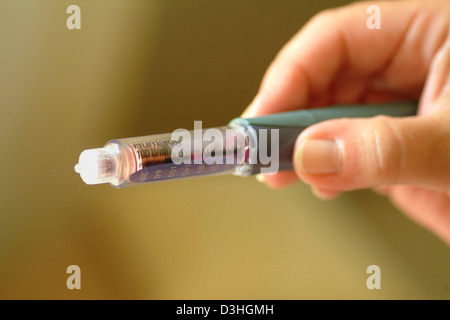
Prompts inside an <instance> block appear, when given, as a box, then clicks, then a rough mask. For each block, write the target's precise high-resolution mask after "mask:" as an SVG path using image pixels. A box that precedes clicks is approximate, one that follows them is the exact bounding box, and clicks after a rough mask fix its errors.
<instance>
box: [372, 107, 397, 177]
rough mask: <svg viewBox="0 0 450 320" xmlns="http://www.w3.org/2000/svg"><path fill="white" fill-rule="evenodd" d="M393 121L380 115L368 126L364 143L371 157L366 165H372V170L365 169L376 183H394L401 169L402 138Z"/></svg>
mask: <svg viewBox="0 0 450 320" xmlns="http://www.w3.org/2000/svg"><path fill="white" fill-rule="evenodd" d="M394 121H395V120H394V119H393V118H391V117H388V116H383V115H381V116H376V117H375V118H374V119H373V120H372V121H371V125H370V126H369V132H368V134H367V138H366V140H368V141H366V143H367V145H368V147H369V150H372V152H370V153H368V154H369V155H368V156H369V157H371V159H368V160H369V161H368V163H370V164H372V168H367V169H368V171H369V172H372V174H373V175H375V177H374V178H375V179H376V180H377V181H385V182H390V181H391V182H395V181H397V180H398V179H397V178H398V177H399V176H400V175H401V171H402V168H403V163H404V154H405V150H404V149H403V145H404V141H403V140H404V138H403V136H402V135H401V133H400V131H399V129H398V128H397V126H395V125H394V123H393V122H394Z"/></svg>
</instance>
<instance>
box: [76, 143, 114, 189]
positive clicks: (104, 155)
mask: <svg viewBox="0 0 450 320" xmlns="http://www.w3.org/2000/svg"><path fill="white" fill-rule="evenodd" d="M75 172H77V173H79V174H80V176H81V179H83V181H84V182H85V183H86V184H99V183H107V182H111V181H113V180H114V178H115V177H116V161H115V157H114V154H113V153H111V152H110V151H109V150H108V149H105V148H98V149H88V150H84V151H83V152H82V153H81V154H80V158H79V160H78V164H76V165H75Z"/></svg>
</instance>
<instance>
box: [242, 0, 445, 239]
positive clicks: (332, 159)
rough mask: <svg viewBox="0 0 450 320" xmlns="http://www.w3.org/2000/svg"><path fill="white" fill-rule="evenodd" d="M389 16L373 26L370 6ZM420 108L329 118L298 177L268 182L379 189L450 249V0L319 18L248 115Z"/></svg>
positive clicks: (322, 191) (305, 138)
mask: <svg viewBox="0 0 450 320" xmlns="http://www.w3.org/2000/svg"><path fill="white" fill-rule="evenodd" d="M373 4H376V5H378V6H379V7H380V9H381V11H380V12H381V29H378V30H377V29H374V30H371V29H368V28H367V26H366V20H367V18H368V17H369V15H368V14H367V13H366V9H367V7H368V6H369V5H373ZM397 99H401V100H405V99H408V100H416V101H419V110H418V115H417V116H414V117H407V118H391V117H387V116H378V117H374V118H370V119H336V120H329V121H325V122H322V123H319V124H316V125H314V126H311V127H309V128H307V129H306V130H305V131H304V132H302V134H301V135H300V136H299V137H298V139H297V143H296V147H295V150H294V159H293V162H294V168H295V172H279V173H277V174H275V175H267V176H263V177H262V178H263V181H264V182H265V183H266V184H267V185H268V186H270V187H272V188H280V187H284V186H287V185H289V184H291V183H293V182H294V181H296V180H297V179H298V178H300V179H301V180H303V181H304V182H306V183H308V184H310V185H311V186H312V188H313V192H314V193H315V194H316V195H317V196H319V197H320V198H323V199H331V198H334V197H336V196H338V195H339V194H340V193H341V192H342V191H348V190H356V189H363V188H372V189H374V190H375V191H378V192H380V193H382V194H385V195H387V196H388V197H389V198H390V199H391V200H392V202H393V203H394V204H395V205H396V206H397V207H398V208H400V209H401V210H402V211H403V212H405V214H407V215H408V216H409V217H410V218H412V219H413V220H415V221H416V222H418V223H419V224H421V225H423V226H424V227H426V228H428V229H429V230H431V231H432V232H434V233H435V234H436V235H438V236H439V237H440V238H442V239H443V240H444V241H445V242H446V243H447V244H448V245H450V2H448V0H442V1H395V2H375V3H374V2H370V3H365V2H359V3H355V4H352V5H349V6H346V7H342V8H337V9H330V10H327V11H324V12H322V13H319V14H318V15H317V16H315V17H314V18H313V19H312V20H311V21H310V22H308V23H307V24H306V26H305V27H304V28H302V29H301V30H300V31H299V33H298V34H297V35H295V36H294V37H293V38H292V39H291V40H290V41H289V42H288V43H287V44H286V45H285V47H284V48H282V50H281V51H280V52H279V54H278V55H277V57H276V58H275V60H274V61H273V62H272V64H271V65H270V67H269V68H268V70H267V72H266V74H265V76H264V78H263V81H262V84H261V87H260V89H259V92H258V94H257V95H256V97H255V99H254V100H253V101H252V103H251V104H250V106H249V107H248V108H247V110H246V111H245V112H244V114H243V116H244V117H255V116H262V115H266V114H271V113H276V112H283V111H289V110H294V109H301V108H317V107H323V106H332V105H336V104H353V103H373V102H384V101H392V100H397Z"/></svg>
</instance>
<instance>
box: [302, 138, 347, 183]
mask: <svg viewBox="0 0 450 320" xmlns="http://www.w3.org/2000/svg"><path fill="white" fill-rule="evenodd" d="M294 160H295V163H296V164H297V166H298V168H299V170H300V171H302V172H306V173H310V174H335V173H338V172H339V171H341V167H342V163H341V162H342V161H341V160H342V159H341V148H340V147H339V145H338V143H337V142H336V141H333V140H319V139H308V138H306V139H304V140H303V141H300V144H299V147H298V148H297V150H296V151H295V155H294Z"/></svg>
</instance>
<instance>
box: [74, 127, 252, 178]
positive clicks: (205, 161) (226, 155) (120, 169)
mask: <svg viewBox="0 0 450 320" xmlns="http://www.w3.org/2000/svg"><path fill="white" fill-rule="evenodd" d="M249 145H250V142H249V141H248V139H247V141H246V138H245V136H244V131H243V130H242V129H241V128H240V127H238V126H234V127H231V126H229V127H219V128H210V129H194V130H192V131H187V130H176V131H174V132H173V133H167V134H160V135H151V136H144V137H137V138H126V139H117V140H111V141H109V142H108V143H106V145H105V146H104V147H103V148H97V149H88V150H85V151H83V152H82V153H81V155H80V158H79V162H78V164H77V165H76V166H75V171H76V172H78V173H79V174H80V175H81V178H82V179H83V181H84V182H85V183H86V184H99V183H110V184H111V185H113V186H115V187H123V186H128V185H135V184H141V183H148V182H156V181H164V180H171V179H180V178H187V177H193V176H205V175H215V174H226V173H234V174H240V175H245V171H246V170H245V169H246V152H247V155H248V148H249Z"/></svg>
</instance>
